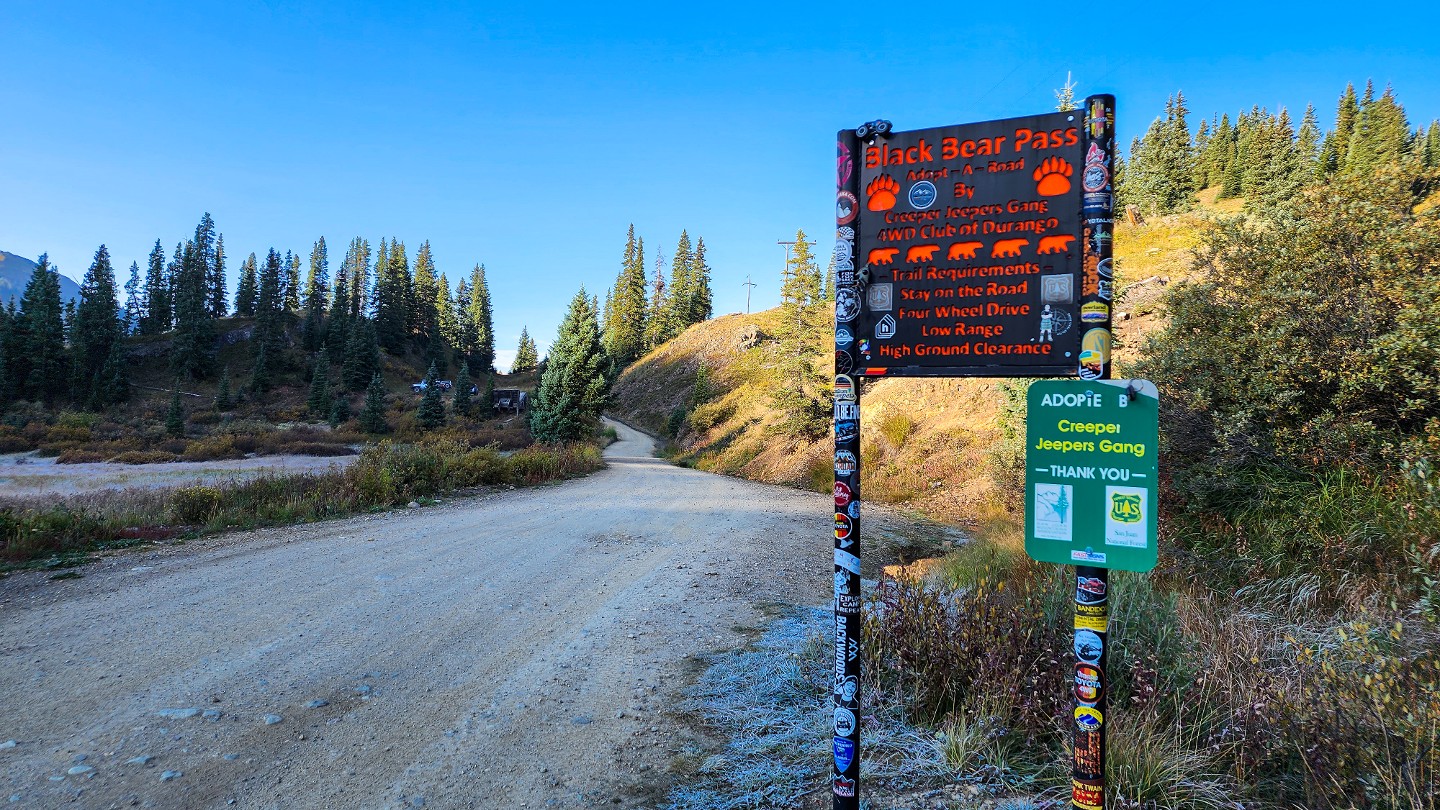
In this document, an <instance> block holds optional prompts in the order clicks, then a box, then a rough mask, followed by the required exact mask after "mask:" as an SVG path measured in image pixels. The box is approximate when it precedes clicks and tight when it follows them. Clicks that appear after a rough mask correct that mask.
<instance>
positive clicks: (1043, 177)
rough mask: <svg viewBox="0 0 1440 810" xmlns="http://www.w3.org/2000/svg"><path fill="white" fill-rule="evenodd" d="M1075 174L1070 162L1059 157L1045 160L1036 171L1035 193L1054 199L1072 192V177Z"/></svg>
mask: <svg viewBox="0 0 1440 810" xmlns="http://www.w3.org/2000/svg"><path fill="white" fill-rule="evenodd" d="M1074 173H1075V169H1074V168H1073V167H1071V165H1070V161H1068V160H1065V159H1064V158H1059V157H1054V156H1051V157H1048V158H1045V160H1044V162H1042V163H1041V164H1040V165H1039V166H1038V167H1036V169H1035V174H1034V177H1035V191H1036V192H1037V193H1039V194H1040V196H1042V197H1054V196H1055V195H1057V194H1064V193H1065V192H1067V191H1069V190H1070V175H1072V174H1074Z"/></svg>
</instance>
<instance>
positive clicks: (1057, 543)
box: [1025, 380, 1160, 571]
mask: <svg viewBox="0 0 1440 810" xmlns="http://www.w3.org/2000/svg"><path fill="white" fill-rule="evenodd" d="M1027 406H1028V411H1027V413H1026V416H1025V498H1026V504H1025V506H1026V509H1025V553H1027V554H1029V555H1030V556H1031V557H1032V558H1034V559H1036V560H1039V561H1040V562H1052V563H1062V564H1064V565H1086V566H1092V567H1095V568H1118V569H1121V570H1125V571H1149V570H1150V569H1152V568H1154V567H1155V560H1156V545H1155V534H1156V525H1157V512H1158V509H1157V507H1158V505H1159V500H1158V498H1159V496H1158V493H1157V484H1158V482H1157V478H1158V475H1159V464H1158V462H1157V460H1156V447H1157V444H1158V442H1159V437H1160V421H1159V409H1160V397H1159V392H1158V391H1157V390H1156V388H1155V384H1154V383H1152V382H1150V381H1149V380H1094V381H1085V380H1038V381H1036V382H1035V383H1034V384H1032V385H1031V386H1030V393H1029V397H1028V402H1027Z"/></svg>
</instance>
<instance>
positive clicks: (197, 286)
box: [170, 242, 215, 379]
mask: <svg viewBox="0 0 1440 810" xmlns="http://www.w3.org/2000/svg"><path fill="white" fill-rule="evenodd" d="M178 252H179V257H180V260H179V263H178V264H179V266H178V268H177V270H176V278H175V337H174V341H173V344H172V351H171V354H170V361H171V367H172V369H173V370H174V371H175V373H177V374H179V375H181V376H184V377H188V378H191V379H198V378H201V377H204V376H205V375H207V374H208V373H209V372H210V365H211V363H212V362H213V361H214V358H215V322H214V319H213V318H212V317H211V316H210V308H209V299H208V289H207V287H206V273H205V266H204V264H202V263H201V261H200V258H199V255H198V253H197V251H196V248H195V244H194V243H193V242H187V243H186V244H185V245H184V246H183V247H182V248H180V249H179V251H178Z"/></svg>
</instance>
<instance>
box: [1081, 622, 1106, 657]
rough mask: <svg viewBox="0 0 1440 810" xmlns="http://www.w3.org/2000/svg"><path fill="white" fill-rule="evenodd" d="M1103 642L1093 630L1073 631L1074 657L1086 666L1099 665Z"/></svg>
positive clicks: (1103, 649) (1103, 650)
mask: <svg viewBox="0 0 1440 810" xmlns="http://www.w3.org/2000/svg"><path fill="white" fill-rule="evenodd" d="M1104 652H1105V641H1104V639H1102V638H1100V635H1099V634H1098V633H1096V632H1095V631H1094V630H1076V631H1075V657H1076V658H1079V659H1080V660H1081V661H1084V662H1085V663H1087V664H1099V663H1100V656H1101V655H1102V654H1103V653H1104Z"/></svg>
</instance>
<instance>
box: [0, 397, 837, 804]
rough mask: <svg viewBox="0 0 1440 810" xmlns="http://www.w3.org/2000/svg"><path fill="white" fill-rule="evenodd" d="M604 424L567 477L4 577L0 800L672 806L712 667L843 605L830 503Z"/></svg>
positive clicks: (0, 589)
mask: <svg viewBox="0 0 1440 810" xmlns="http://www.w3.org/2000/svg"><path fill="white" fill-rule="evenodd" d="M616 427H617V429H618V430H619V432H620V436H621V441H620V442H619V443H617V444H614V445H612V446H611V447H610V448H609V450H607V451H606V456H607V458H608V460H609V463H610V466H609V468H608V469H606V470H604V471H602V472H599V473H596V474H595V475H592V476H590V477H588V478H584V479H581V480H577V481H571V482H567V483H564V484H561V485H556V486H549V487H542V488H537V489H529V490H516V491H512V492H504V493H497V494H495V495H491V496H483V497H477V498H466V499H457V500H453V501H449V502H447V503H444V504H441V505H439V506H434V507H426V508H421V509H410V510H399V511H397V512H393V513H389V514H385V515H376V516H371V517H358V518H350V519H345V520H337V521H331V522H327V523H322V524H315V525H311V526H305V527H297V528H289V529H279V530H266V531H258V532H250V533H242V534H235V535H229V536H225V537H220V538H215V539H211V540H206V541H200V542H194V543H191V544H189V545H186V546H183V547H177V548H165V549H157V550H147V551H141V552H128V553H119V554H114V555H111V556H107V557H106V558H105V559H104V560H102V561H100V562H99V563H96V564H94V565H90V566H87V567H85V568H84V569H81V571H82V572H83V574H84V578H83V579H72V580H61V581H51V580H49V579H48V578H47V577H46V575H45V574H40V573H25V574H18V575H14V576H11V577H9V578H7V579H5V580H0V806H3V807H86V808H104V807H112V806H118V807H129V806H140V807H162V808H203V807H230V806H235V807H254V808H359V807H420V806H424V807H438V808H449V807H476V808H510V807H532V808H537V807H568V808H576V807H601V806H612V807H614V806H618V807H649V806H653V805H655V804H657V803H659V802H660V800H661V798H662V797H663V792H664V789H665V787H666V785H667V782H668V780H669V778H670V777H668V776H667V773H668V769H669V768H671V767H672V766H673V764H674V762H675V759H676V757H677V756H684V755H687V754H690V755H693V754H694V753H695V752H696V751H697V750H698V748H697V747H696V742H697V734H696V732H695V731H694V730H693V729H689V728H687V726H686V723H685V722H684V719H683V718H681V717H678V716H677V715H676V714H675V710H676V707H677V704H678V701H679V699H680V694H679V690H680V688H681V687H682V686H683V685H684V684H685V683H687V682H689V681H690V680H691V679H693V677H694V675H695V673H696V672H697V671H698V669H699V668H700V667H701V666H703V663H702V661H703V656H704V655H705V654H706V653H709V652H713V651H718V650H723V649H727V648H733V647H735V646H737V645H739V644H743V643H744V642H745V640H746V635H745V633H744V629H745V628H747V627H752V626H756V625H759V624H761V623H763V621H764V616H763V615H762V614H763V609H764V607H765V606H766V605H767V604H773V603H776V602H781V603H796V602H799V603H809V604H819V603H823V602H824V601H826V600H827V599H828V598H829V589H830V580H831V575H830V563H829V557H830V541H829V539H828V537H827V534H828V527H829V522H830V521H829V518H828V509H827V502H828V498H826V497H824V496H820V495H814V494H806V493H801V492H796V491H792V490H787V489H781V488H777V487H770V486H764V485H760V484H754V483H750V482H747V481H742V480H737V479H733V478H725V477H721V476H718V475H711V474H708V473H703V472H697V471H694V470H687V469H682V468H677V467H673V466H671V465H669V464H666V463H664V462H662V461H659V460H656V459H654V458H652V457H651V451H652V443H651V442H650V440H649V439H648V438H646V437H644V436H643V435H641V434H639V433H637V432H635V431H633V430H631V429H629V428H626V427H624V426H623V425H617V426H616ZM207 713H208V714H209V715H210V716H208V717H207ZM12 740H13V741H14V743H15V744H14V745H13V746H11V745H10V744H9V742H8V741H12ZM177 774H178V775H177ZM7 797H8V799H9V801H10V803H9V804H6V799H7Z"/></svg>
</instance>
